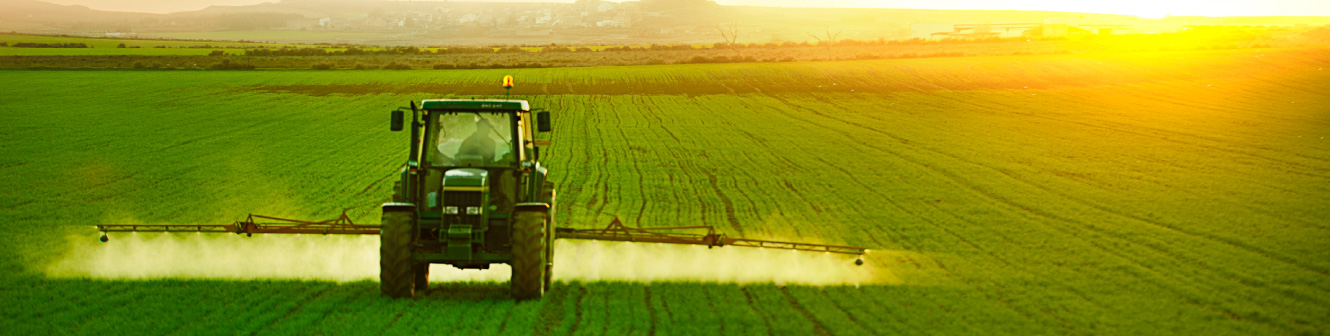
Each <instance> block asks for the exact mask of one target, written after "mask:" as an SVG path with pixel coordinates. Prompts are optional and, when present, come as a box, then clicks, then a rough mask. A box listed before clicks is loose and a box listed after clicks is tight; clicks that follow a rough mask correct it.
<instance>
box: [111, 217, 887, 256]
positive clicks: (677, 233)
mask: <svg viewBox="0 0 1330 336" xmlns="http://www.w3.org/2000/svg"><path fill="white" fill-rule="evenodd" d="M260 220H262V221H264V222H259V221H260ZM97 230H99V231H101V232H102V233H103V235H102V241H107V240H108V239H109V238H107V236H106V235H105V233H107V232H216V233H236V234H242V233H243V234H246V235H251V236H252V235H253V234H255V233H276V234H323V235H328V234H362V235H377V234H379V226H378V225H359V224H355V223H353V222H351V218H350V217H347V215H346V212H345V211H343V212H342V215H341V216H339V217H337V218H334V219H329V220H324V221H306V220H299V219H288V218H280V217H273V216H263V215H254V214H250V215H249V217H246V218H245V220H243V221H236V222H235V223H234V224H103V225H98V226H97ZM681 231H685V232H681ZM686 231H691V232H686ZM554 237H555V238H556V239H584V240H607V241H624V242H643V243H665V244H683V245H705V246H707V247H725V246H744V247H757V248H771V249H784V250H796V251H808V252H829V253H840V254H850V255H859V256H862V255H864V254H867V253H868V249H867V248H864V247H858V246H845V245H827V244H810V243H800V242H788V241H776V240H762V239H749V238H742V237H729V236H726V235H725V234H722V233H717V232H716V229H715V228H714V227H712V226H709V225H696V226H667V227H652V228H634V227H628V226H626V225H623V223H622V222H619V220H618V219H615V220H614V221H612V222H610V225H609V226H606V227H605V228H604V229H573V228H556V229H555V230H554Z"/></svg>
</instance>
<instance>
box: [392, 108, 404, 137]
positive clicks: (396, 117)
mask: <svg viewBox="0 0 1330 336" xmlns="http://www.w3.org/2000/svg"><path fill="white" fill-rule="evenodd" d="M403 119H405V117H403V115H402V110H396V111H393V120H392V123H391V124H389V125H388V129H389V130H392V131H393V132H397V131H401V130H402V120H403Z"/></svg>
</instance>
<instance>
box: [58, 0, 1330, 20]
mask: <svg viewBox="0 0 1330 336" xmlns="http://www.w3.org/2000/svg"><path fill="white" fill-rule="evenodd" d="M45 1H47V2H51V3H58V4H63V5H83V6H87V7H90V8H93V9H100V10H111V11H130V12H148V13H171V12H179V11H190V10H199V9H203V8H205V7H208V6H210V5H229V6H236V5H252V4H258V3H263V2H273V1H276V0H45ZM366 1H372V0H366ZM460 1H490V2H495V1H503V2H572V0H460ZM717 2H718V3H720V4H722V5H749V6H780V7H850V8H920V9H1010V10H1048V11H1066V12H1087V13H1103V14H1125V15H1136V16H1141V17H1148V18H1159V17H1163V16H1165V15H1199V16H1280V15H1287V16H1330V0H1264V1H1262V0H1243V1H1233V0H1210V1H1196V0H1177V1H1171V0H1100V1H1093V0H1091V1H1067V0H717Z"/></svg>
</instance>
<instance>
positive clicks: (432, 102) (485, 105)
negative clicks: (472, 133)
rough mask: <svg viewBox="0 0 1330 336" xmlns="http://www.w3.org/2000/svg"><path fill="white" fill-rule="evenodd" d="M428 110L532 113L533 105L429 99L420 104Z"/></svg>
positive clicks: (514, 100) (481, 100) (502, 101)
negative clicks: (516, 111)
mask: <svg viewBox="0 0 1330 336" xmlns="http://www.w3.org/2000/svg"><path fill="white" fill-rule="evenodd" d="M420 106H421V108H423V109H426V110H465V111H475V110H480V111H513V110H518V111H530V110H531V104H528V103H527V102H526V101H525V100H517V99H428V100H424V101H421V102H420Z"/></svg>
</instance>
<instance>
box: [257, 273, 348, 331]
mask: <svg viewBox="0 0 1330 336" xmlns="http://www.w3.org/2000/svg"><path fill="white" fill-rule="evenodd" d="M336 288H337V286H336V285H330V286H328V287H327V288H324V289H323V290H321V291H319V292H318V293H314V295H310V296H309V297H306V298H305V299H303V300H300V302H299V303H296V306H295V307H292V308H291V310H288V311H286V314H283V315H282V317H278V318H275V319H273V320H272V321H269V322H268V324H266V325H264V326H262V327H260V328H258V329H255V330H254V332H252V333H250V335H258V334H259V333H260V332H263V331H264V330H267V329H268V328H272V327H273V326H276V325H277V323H278V322H281V321H282V320H286V319H287V318H289V317H291V315H294V314H295V313H296V312H298V311H300V309H301V308H304V307H305V305H306V304H309V303H310V302H313V301H314V300H318V299H319V298H322V297H323V296H324V295H325V294H328V292H331V291H332V290H333V289H336Z"/></svg>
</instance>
